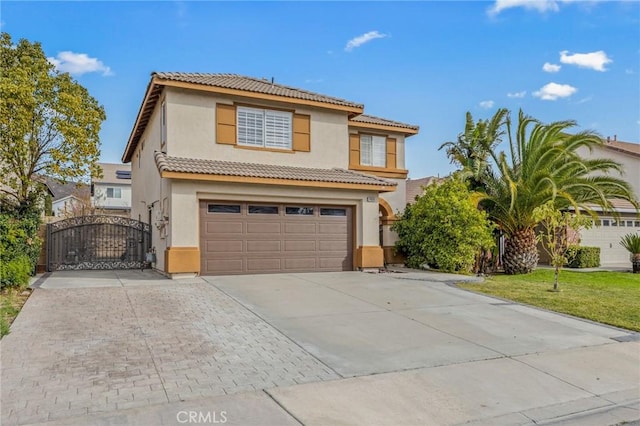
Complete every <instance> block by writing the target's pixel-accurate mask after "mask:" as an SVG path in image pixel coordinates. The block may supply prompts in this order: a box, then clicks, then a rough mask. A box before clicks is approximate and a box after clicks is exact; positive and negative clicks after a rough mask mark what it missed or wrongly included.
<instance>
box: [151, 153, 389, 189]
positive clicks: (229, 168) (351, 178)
mask: <svg viewBox="0 0 640 426" xmlns="http://www.w3.org/2000/svg"><path fill="white" fill-rule="evenodd" d="M155 159H156V165H157V166H158V170H160V173H163V172H165V171H166V172H180V173H196V174H205V175H222V176H238V177H253V178H266V179H285V180H297V181H307V182H331V183H346V184H362V185H376V186H380V187H385V186H386V187H388V186H395V185H397V184H396V183H395V182H391V181H388V180H385V179H381V178H378V177H375V176H369V175H365V174H363V173H357V172H353V171H350V170H344V169H314V168H307V167H292V166H276V165H270V164H257V163H239V162H233V161H221V160H204V159H197V158H183V157H170V156H167V155H166V154H164V153H162V152H156V153H155Z"/></svg>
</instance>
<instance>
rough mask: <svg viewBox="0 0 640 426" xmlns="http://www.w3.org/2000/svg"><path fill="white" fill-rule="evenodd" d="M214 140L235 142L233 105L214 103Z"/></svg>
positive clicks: (234, 111)
mask: <svg viewBox="0 0 640 426" xmlns="http://www.w3.org/2000/svg"><path fill="white" fill-rule="evenodd" d="M216 142H217V143H223V144H227V145H235V144H236V107H235V105H225V104H216Z"/></svg>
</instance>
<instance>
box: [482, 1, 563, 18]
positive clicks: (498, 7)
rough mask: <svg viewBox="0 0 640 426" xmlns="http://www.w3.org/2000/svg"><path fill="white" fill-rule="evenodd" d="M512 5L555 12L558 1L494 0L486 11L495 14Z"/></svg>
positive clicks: (542, 11)
mask: <svg viewBox="0 0 640 426" xmlns="http://www.w3.org/2000/svg"><path fill="white" fill-rule="evenodd" d="M514 7H523V8H525V9H527V10H536V11H538V12H540V13H544V12H557V11H558V10H559V7H558V2H557V1H554V0H496V2H495V3H494V4H493V6H491V7H490V8H489V9H488V10H487V13H488V14H489V16H496V15H498V14H499V13H500V12H502V11H503V10H507V9H512V8H514Z"/></svg>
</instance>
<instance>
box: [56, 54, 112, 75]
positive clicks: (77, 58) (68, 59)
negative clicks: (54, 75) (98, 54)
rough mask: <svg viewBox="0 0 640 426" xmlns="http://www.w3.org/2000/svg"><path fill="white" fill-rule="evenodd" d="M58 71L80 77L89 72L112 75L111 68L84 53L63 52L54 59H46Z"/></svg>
mask: <svg viewBox="0 0 640 426" xmlns="http://www.w3.org/2000/svg"><path fill="white" fill-rule="evenodd" d="M47 59H48V60H49V62H51V63H52V64H53V65H54V66H55V67H56V69H57V70H58V71H61V72H68V73H69V74H74V75H82V74H86V73H89V72H101V73H102V75H105V76H108V75H113V73H112V72H111V68H109V67H108V66H106V65H105V64H103V63H102V61H100V60H99V59H97V58H91V57H89V55H87V54H86V53H74V52H70V51H64V52H60V53H58V56H56V57H55V58H47Z"/></svg>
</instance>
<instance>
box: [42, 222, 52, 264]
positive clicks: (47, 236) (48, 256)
mask: <svg viewBox="0 0 640 426" xmlns="http://www.w3.org/2000/svg"><path fill="white" fill-rule="evenodd" d="M52 243H53V241H51V224H50V223H47V230H46V232H45V245H46V250H45V253H46V255H45V259H44V262H45V269H46V271H47V272H51V264H50V262H51V250H52V248H51V244H52Z"/></svg>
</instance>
